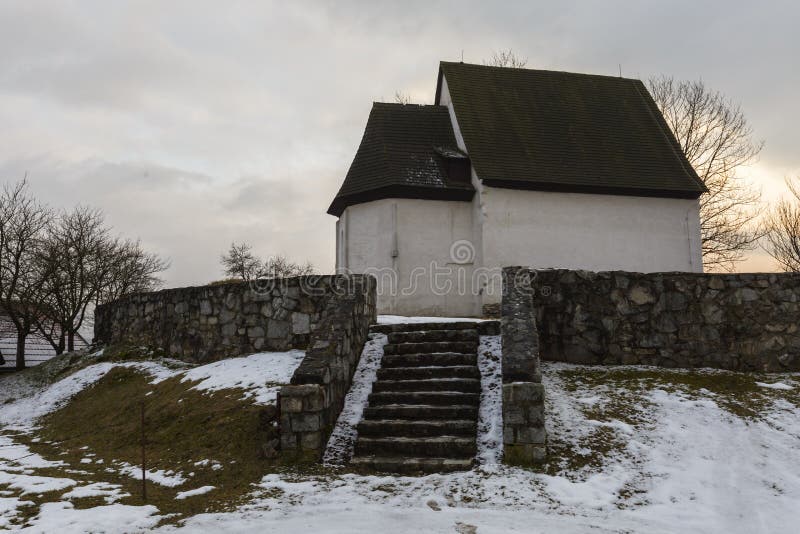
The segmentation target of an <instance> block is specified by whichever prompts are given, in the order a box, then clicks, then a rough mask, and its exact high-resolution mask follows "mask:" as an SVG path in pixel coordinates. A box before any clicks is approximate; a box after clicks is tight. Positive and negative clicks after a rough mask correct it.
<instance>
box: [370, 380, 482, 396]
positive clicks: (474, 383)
mask: <svg viewBox="0 0 800 534" xmlns="http://www.w3.org/2000/svg"><path fill="white" fill-rule="evenodd" d="M372 391H373V392H375V393H377V392H382V391H425V392H432V391H459V392H463V393H480V392H481V381H480V380H479V379H476V378H458V377H455V378H428V379H422V380H378V381H377V382H375V383H374V384H373V385H372Z"/></svg>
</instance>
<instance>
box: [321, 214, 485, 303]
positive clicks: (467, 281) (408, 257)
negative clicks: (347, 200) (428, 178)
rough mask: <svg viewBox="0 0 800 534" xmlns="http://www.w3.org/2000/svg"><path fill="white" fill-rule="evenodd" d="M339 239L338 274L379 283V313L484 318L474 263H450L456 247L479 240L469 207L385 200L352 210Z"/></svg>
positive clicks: (344, 217) (341, 222)
mask: <svg viewBox="0 0 800 534" xmlns="http://www.w3.org/2000/svg"><path fill="white" fill-rule="evenodd" d="M342 230H344V231H342ZM337 236H338V239H337V247H338V250H337V258H339V262H338V264H337V269H338V270H339V271H340V272H344V271H346V270H347V271H349V272H353V273H370V274H373V275H375V277H376V278H377V279H378V313H384V314H397V315H434V316H435V315H457V316H475V315H480V295H479V294H478V292H477V291H476V290H474V289H473V286H472V277H473V270H474V260H473V261H471V262H466V263H456V262H454V261H453V258H451V248H452V246H453V243H455V242H458V241H464V242H468V243H473V242H474V241H475V240H474V238H473V212H472V204H471V203H470V202H456V201H440V200H416V199H385V200H376V201H372V202H366V203H364V204H358V205H355V206H349V207H348V208H347V209H346V210H345V212H344V213H343V214H342V217H341V218H340V220H339V222H338V223H337ZM465 246H466V247H467V248H469V246H472V245H465ZM395 251H396V253H393V252H395ZM472 255H473V258H474V250H473V251H472Z"/></svg>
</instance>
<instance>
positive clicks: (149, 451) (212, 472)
mask: <svg viewBox="0 0 800 534" xmlns="http://www.w3.org/2000/svg"><path fill="white" fill-rule="evenodd" d="M151 380H152V377H150V376H149V375H146V374H143V373H141V372H139V371H137V370H135V369H130V368H124V367H118V368H114V369H112V370H111V371H110V372H109V373H108V374H107V375H106V376H105V377H103V378H102V379H100V380H99V381H98V382H97V383H96V384H94V385H93V386H91V387H89V388H87V389H85V390H84V391H82V392H80V393H78V394H77V395H76V396H75V397H73V398H72V399H71V401H70V402H69V403H68V404H67V405H66V406H64V407H63V408H61V409H59V410H57V411H55V412H53V413H51V414H49V415H47V416H45V417H44V418H43V419H42V420H41V421H40V423H41V427H40V429H39V432H38V435H37V438H39V441H33V440H31V439H27V440H23V439H22V436H20V439H19V441H23V442H27V444H28V446H29V447H30V449H31V450H32V451H33V452H36V453H39V454H41V455H42V456H43V457H45V458H49V459H58V460H61V461H64V462H66V463H67V464H69V466H71V468H72V469H67V470H65V469H64V468H50V469H42V470H39V471H38V472H37V474H38V475H42V476H54V477H58V476H64V475H65V471H66V474H67V475H68V476H69V477H71V478H73V479H75V480H79V481H86V482H108V483H113V484H119V485H120V486H122V488H123V490H124V491H125V492H126V493H128V494H130V496H129V497H125V498H123V499H121V500H120V501H119V502H121V503H123V504H132V505H138V504H143V500H142V495H141V482H140V480H137V479H136V478H134V477H132V476H129V475H127V474H121V473H120V462H125V463H127V464H131V465H133V466H137V467H138V466H140V465H141V463H140V462H141V445H140V444H141V407H142V404H143V403H144V407H145V436H146V446H145V450H146V456H147V469H148V470H152V469H156V470H163V471H174V472H177V473H180V474H182V475H183V476H184V477H185V478H186V479H187V480H186V482H185V483H183V484H181V485H179V486H177V487H165V486H161V485H158V484H155V483H153V482H150V483H148V484H147V503H148V504H152V505H155V506H157V507H158V509H159V510H160V511H161V513H162V514H174V515H173V516H172V519H173V520H177V519H180V518H181V517H185V516H186V515H193V514H197V513H200V512H211V511H225V510H231V509H233V508H235V507H236V506H237V505H239V504H241V503H242V502H244V501H245V500H246V497H247V495H248V493H249V492H250V491H251V485H252V484H253V483H255V482H258V481H259V480H260V479H261V477H262V476H263V475H264V474H265V473H268V472H270V471H271V470H272V466H273V460H271V459H269V458H267V457H266V455H265V451H264V445H265V444H266V443H267V442H269V441H270V439H272V438H273V437H274V436H275V434H276V428H275V427H274V425H273V420H274V416H275V409H274V407H272V406H267V407H263V406H261V407H259V406H254V405H253V404H251V403H249V402H247V401H243V400H242V392H241V391H240V390H235V389H231V390H225V391H221V392H212V393H209V392H199V391H196V390H191V387H192V386H193V385H195V382H190V381H186V382H181V380H180V377H174V378H169V379H167V380H164V381H162V382H159V383H158V384H151V383H150V382H151ZM88 459H91V462H88ZM98 460H99V461H98ZM205 460H210V461H208V462H204V461H205ZM82 461H83V462H82ZM198 462H202V463H198ZM215 467H216V468H215ZM202 486H214V487H215V489H214V490H212V491H210V492H208V493H205V494H203V495H198V496H193V497H189V498H186V499H181V500H176V499H175V497H176V495H177V494H178V493H179V492H182V491H186V490H191V489H195V488H199V487H202ZM54 498H55V499H54ZM30 500H31V501H33V502H34V506H32V507H30V510H29V514H32V513H35V512H36V509H37V508H38V505H39V504H41V503H42V502H48V501H52V500H58V496H57V495H47V494H45V495H42V496H33V498H31V499H30ZM73 502H74V504H75V506H76V507H91V506H96V505H98V504H102V498H98V497H89V498H84V499H76V500H74V501H73ZM29 514H26V515H29Z"/></svg>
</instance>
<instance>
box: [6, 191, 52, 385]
mask: <svg viewBox="0 0 800 534" xmlns="http://www.w3.org/2000/svg"><path fill="white" fill-rule="evenodd" d="M51 218H52V213H51V211H50V209H49V208H47V207H46V206H44V205H43V204H40V203H39V202H37V201H36V200H35V199H34V198H33V197H32V196H30V195H29V193H28V187H27V183H26V182H25V181H24V180H23V181H21V182H18V183H16V184H14V185H5V186H4V187H3V189H2V192H0V308H2V311H3V312H4V313H5V314H6V315H7V316H8V318H9V319H10V320H11V322H12V323H13V324H14V326H15V328H16V330H17V347H16V349H17V354H16V366H17V369H23V368H24V367H25V341H26V339H27V337H28V336H29V335H30V334H31V333H32V332H33V331H34V330H35V329H36V325H37V322H38V320H39V317H40V316H41V315H42V312H43V307H42V304H41V303H42V301H43V294H44V292H45V288H44V285H45V281H46V280H47V278H48V277H49V275H50V273H48V272H47V271H46V270H45V269H43V264H42V263H41V262H39V261H38V255H39V251H40V247H41V246H42V242H43V234H44V232H45V229H46V228H47V225H48V223H49V222H50V220H51Z"/></svg>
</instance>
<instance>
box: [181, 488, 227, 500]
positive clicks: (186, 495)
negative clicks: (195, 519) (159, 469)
mask: <svg viewBox="0 0 800 534" xmlns="http://www.w3.org/2000/svg"><path fill="white" fill-rule="evenodd" d="M215 489H217V488H216V486H202V487H199V488H197V489H193V490H188V491H181V492H179V493H178V494H177V495H176V496H175V498H176V499H178V500H179V501H181V500H183V499H188V498H189V497H194V496H195V495H203V494H205V493H208V492H209V491H212V490H215Z"/></svg>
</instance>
